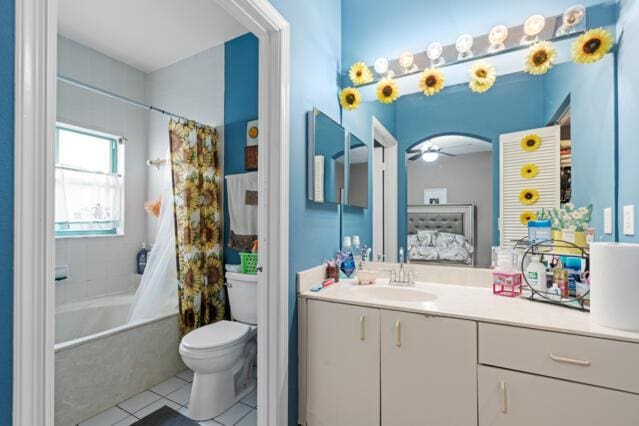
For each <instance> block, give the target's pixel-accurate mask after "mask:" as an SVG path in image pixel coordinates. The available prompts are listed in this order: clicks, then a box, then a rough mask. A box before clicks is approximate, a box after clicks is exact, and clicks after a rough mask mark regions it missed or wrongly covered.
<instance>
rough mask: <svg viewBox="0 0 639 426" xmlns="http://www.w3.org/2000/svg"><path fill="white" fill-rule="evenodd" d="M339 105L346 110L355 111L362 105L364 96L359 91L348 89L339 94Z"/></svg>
mask: <svg viewBox="0 0 639 426" xmlns="http://www.w3.org/2000/svg"><path fill="white" fill-rule="evenodd" d="M339 103H340V105H341V106H342V108H344V109H345V110H348V111H354V110H356V109H357V108H359V105H360V104H361V103H362V95H361V94H360V93H359V90H357V89H355V88H353V87H347V88H346V89H343V90H342V91H341V92H340V93H339Z"/></svg>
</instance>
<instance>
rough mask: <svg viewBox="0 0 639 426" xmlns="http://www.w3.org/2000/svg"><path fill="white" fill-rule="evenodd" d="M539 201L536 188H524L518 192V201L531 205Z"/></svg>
mask: <svg viewBox="0 0 639 426" xmlns="http://www.w3.org/2000/svg"><path fill="white" fill-rule="evenodd" d="M537 201H539V192H538V191H537V190H536V189H532V188H526V189H522V190H521V191H520V192H519V202H521V203H522V204H523V205H525V206H531V205H533V204H535V203H536V202H537Z"/></svg>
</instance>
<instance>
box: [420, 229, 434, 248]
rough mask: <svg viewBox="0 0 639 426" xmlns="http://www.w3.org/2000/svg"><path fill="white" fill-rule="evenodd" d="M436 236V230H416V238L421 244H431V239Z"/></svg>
mask: <svg viewBox="0 0 639 426" xmlns="http://www.w3.org/2000/svg"><path fill="white" fill-rule="evenodd" d="M436 237H437V231H435V230H432V229H426V230H423V231H417V239H418V240H419V242H420V245H422V246H432V245H433V240H435V238H436Z"/></svg>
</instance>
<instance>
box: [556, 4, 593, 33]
mask: <svg viewBox="0 0 639 426" xmlns="http://www.w3.org/2000/svg"><path fill="white" fill-rule="evenodd" d="M585 17H586V8H585V7H584V6H583V5H581V4H576V5H573V6H570V7H569V8H568V9H566V11H565V12H564V14H563V17H562V24H561V27H559V28H558V29H557V32H556V33H555V35H556V36H562V35H566V34H572V33H574V32H575V30H576V27H577V25H579V24H581V23H582V22H583V21H584V19H585Z"/></svg>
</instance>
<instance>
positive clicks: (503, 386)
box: [499, 380, 508, 414]
mask: <svg viewBox="0 0 639 426" xmlns="http://www.w3.org/2000/svg"><path fill="white" fill-rule="evenodd" d="M499 387H500V389H501V412H502V413H503V414H506V413H507V412H508V395H507V392H506V382H505V381H503V380H502V381H500V382H499Z"/></svg>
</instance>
